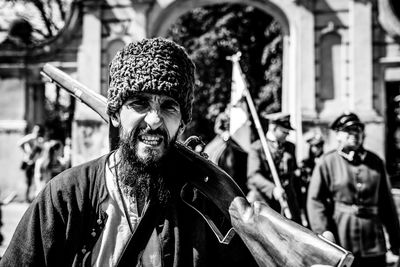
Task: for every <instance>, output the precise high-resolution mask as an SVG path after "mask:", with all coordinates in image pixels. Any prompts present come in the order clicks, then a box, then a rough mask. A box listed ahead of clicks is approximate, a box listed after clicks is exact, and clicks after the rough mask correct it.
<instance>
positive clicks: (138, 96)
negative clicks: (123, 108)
mask: <svg viewBox="0 0 400 267" xmlns="http://www.w3.org/2000/svg"><path fill="white" fill-rule="evenodd" d="M135 99H146V100H152V101H157V102H165V101H172V102H174V103H175V104H176V105H178V106H179V104H178V102H177V101H176V100H175V99H173V98H172V97H170V96H167V95H163V94H153V93H144V92H135V93H133V94H132V95H131V96H130V97H129V98H128V100H127V101H126V102H128V103H129V102H131V101H133V100H135Z"/></svg>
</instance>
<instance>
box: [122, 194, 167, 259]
mask: <svg viewBox="0 0 400 267" xmlns="http://www.w3.org/2000/svg"><path fill="white" fill-rule="evenodd" d="M159 208H160V206H159V204H158V202H157V201H155V200H153V201H152V200H150V201H149V205H148V207H147V209H146V211H145V213H144V214H143V217H142V219H141V220H140V222H139V224H138V225H137V227H136V229H135V230H134V232H133V234H132V236H131V238H130V239H129V241H128V244H127V245H126V246H125V249H124V251H123V252H122V255H121V257H120V258H119V261H118V263H117V265H116V266H118V267H127V266H133V265H134V266H136V264H137V263H138V261H139V257H140V256H141V255H142V252H143V251H144V249H145V248H146V245H147V243H148V242H149V240H150V237H151V234H152V232H153V231H154V229H155V227H156V226H157V223H158V220H159V218H160V214H161V213H162V212H160V209H159Z"/></svg>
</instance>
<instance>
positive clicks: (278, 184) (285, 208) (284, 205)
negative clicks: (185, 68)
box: [227, 52, 292, 219]
mask: <svg viewBox="0 0 400 267" xmlns="http://www.w3.org/2000/svg"><path fill="white" fill-rule="evenodd" d="M240 55H241V54H240V52H239V53H237V54H236V55H233V56H231V57H227V58H228V59H229V60H231V61H232V63H233V64H237V67H238V69H239V72H240V75H241V77H242V79H243V82H244V83H245V85H246V86H244V92H243V94H244V96H245V97H246V101H247V104H248V106H249V109H250V113H251V116H252V117H253V121H254V126H255V128H256V130H257V133H258V136H259V137H260V141H261V146H262V148H263V151H264V154H265V157H266V159H267V162H268V165H269V169H270V171H271V175H272V178H273V180H274V183H275V186H276V187H277V188H279V189H280V190H281V191H282V192H285V191H284V190H283V187H282V183H281V180H280V179H279V175H278V172H277V171H276V167H275V163H274V160H273V159H272V155H271V152H270V150H269V148H268V143H267V139H266V137H265V133H264V130H263V129H262V126H261V123H260V118H259V117H258V114H257V110H256V107H255V105H254V102H253V99H252V97H251V95H250V92H249V90H248V86H247V83H246V79H245V76H244V75H243V72H242V69H241V68H240V64H239V59H240ZM278 201H279V204H280V206H281V209H282V211H283V213H284V215H285V217H286V218H288V219H291V218H292V214H291V212H290V210H289V206H288V203H287V201H286V199H285V198H284V197H283V196H282V197H280V198H279V199H278Z"/></svg>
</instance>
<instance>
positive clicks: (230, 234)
mask: <svg viewBox="0 0 400 267" xmlns="http://www.w3.org/2000/svg"><path fill="white" fill-rule="evenodd" d="M187 190H189V191H190V190H192V193H193V195H195V194H196V192H195V191H194V190H196V188H194V187H192V188H190V185H189V184H188V183H185V184H184V185H183V187H182V189H181V199H182V201H183V202H184V203H185V204H186V205H188V206H189V207H191V208H192V209H193V210H195V211H196V212H197V213H198V214H200V216H201V217H202V218H203V219H204V220H205V221H206V223H207V224H208V226H209V227H210V228H211V230H212V232H213V233H214V234H215V236H216V237H217V239H218V241H219V242H220V243H221V244H224V245H228V244H229V243H230V242H231V240H232V238H233V237H234V236H235V233H236V232H235V230H234V229H233V227H231V228H230V229H229V230H228V231H227V233H226V234H225V235H223V234H222V233H221V231H220V230H219V229H218V227H217V226H216V225H215V223H214V222H213V220H212V219H211V217H210V216H209V215H207V214H205V213H203V212H201V211H200V209H199V208H197V207H195V206H194V205H193V204H192V203H194V197H192V198H191V199H187V197H185V195H187V194H185V193H187ZM185 191H186V192H185ZM196 191H197V192H199V193H200V191H198V190H196Z"/></svg>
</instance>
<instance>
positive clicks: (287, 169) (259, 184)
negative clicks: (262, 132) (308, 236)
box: [247, 140, 301, 223]
mask: <svg viewBox="0 0 400 267" xmlns="http://www.w3.org/2000/svg"><path fill="white" fill-rule="evenodd" d="M268 142H269V141H268ZM271 155H272V158H273V160H274V163H275V167H276V170H277V172H278V176H279V179H280V181H281V184H282V187H283V188H284V190H285V192H286V195H287V197H288V205H289V209H290V211H291V213H292V217H293V220H294V221H296V222H298V223H300V221H301V219H300V209H299V205H298V204H299V203H300V202H299V201H300V198H299V197H300V184H299V181H298V179H296V177H295V175H294V171H295V170H296V169H297V163H296V156H295V145H294V144H293V143H291V142H285V143H283V144H282V147H281V148H280V149H278V150H277V151H271ZM247 186H248V188H249V191H250V192H249V200H250V201H252V200H264V201H265V202H267V203H268V204H269V205H270V206H271V207H272V208H273V209H275V210H276V211H278V212H280V205H279V203H278V201H276V200H275V199H274V197H273V190H274V188H275V183H274V181H273V178H272V175H271V173H270V170H269V166H268V162H267V159H266V156H265V154H264V151H263V148H262V145H261V141H260V140H258V141H256V142H254V143H253V144H252V145H251V148H250V151H249V155H248V160H247Z"/></svg>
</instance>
